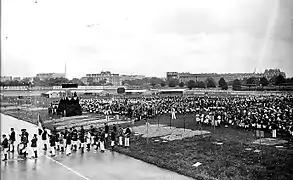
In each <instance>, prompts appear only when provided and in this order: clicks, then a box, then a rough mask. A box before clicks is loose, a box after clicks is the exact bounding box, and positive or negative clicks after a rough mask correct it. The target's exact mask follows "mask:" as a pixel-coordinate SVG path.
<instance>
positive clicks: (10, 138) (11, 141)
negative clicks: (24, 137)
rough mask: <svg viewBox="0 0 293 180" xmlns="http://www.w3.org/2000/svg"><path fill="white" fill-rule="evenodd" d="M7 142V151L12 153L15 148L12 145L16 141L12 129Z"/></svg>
mask: <svg viewBox="0 0 293 180" xmlns="http://www.w3.org/2000/svg"><path fill="white" fill-rule="evenodd" d="M9 141H10V146H9V151H10V152H12V153H13V152H14V148H15V146H14V143H15V141H16V138H15V131H14V128H11V133H10V136H9Z"/></svg>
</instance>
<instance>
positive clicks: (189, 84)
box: [187, 80, 196, 89]
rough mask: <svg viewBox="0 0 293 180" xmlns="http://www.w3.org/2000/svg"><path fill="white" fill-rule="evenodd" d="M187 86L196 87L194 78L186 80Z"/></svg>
mask: <svg viewBox="0 0 293 180" xmlns="http://www.w3.org/2000/svg"><path fill="white" fill-rule="evenodd" d="M187 87H188V88H189V89H192V88H195V87H196V83H195V81H194V80H189V81H188V82H187Z"/></svg>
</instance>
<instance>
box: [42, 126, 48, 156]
mask: <svg viewBox="0 0 293 180" xmlns="http://www.w3.org/2000/svg"><path fill="white" fill-rule="evenodd" d="M47 136H48V133H47V130H45V129H44V130H43V133H42V142H43V145H44V148H43V150H44V151H47V150H48V147H47Z"/></svg>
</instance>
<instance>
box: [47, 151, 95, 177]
mask: <svg viewBox="0 0 293 180" xmlns="http://www.w3.org/2000/svg"><path fill="white" fill-rule="evenodd" d="M42 155H44V156H45V157H46V158H48V159H50V160H51V161H53V162H55V163H57V164H59V165H60V166H62V167H64V168H65V169H67V170H68V171H71V172H73V173H74V174H76V175H78V176H79V177H81V178H83V179H85V180H90V179H89V178H87V177H85V176H84V175H82V174H80V173H79V172H77V171H75V170H73V169H71V168H70V167H68V166H66V165H64V164H62V163H60V162H58V161H56V160H55V159H53V158H50V157H49V156H46V155H45V154H42Z"/></svg>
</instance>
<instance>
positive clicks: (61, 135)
mask: <svg viewBox="0 0 293 180" xmlns="http://www.w3.org/2000/svg"><path fill="white" fill-rule="evenodd" d="M64 141H65V140H64V133H63V132H59V145H60V152H62V153H63V152H64V147H65V146H64V143H65V142H64Z"/></svg>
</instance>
